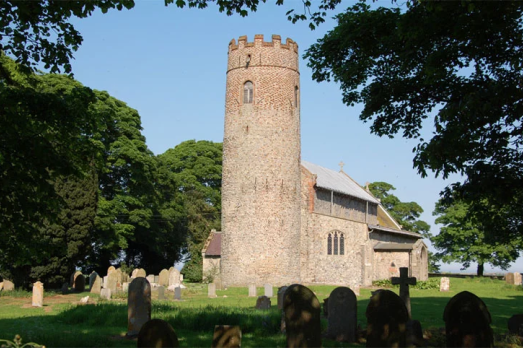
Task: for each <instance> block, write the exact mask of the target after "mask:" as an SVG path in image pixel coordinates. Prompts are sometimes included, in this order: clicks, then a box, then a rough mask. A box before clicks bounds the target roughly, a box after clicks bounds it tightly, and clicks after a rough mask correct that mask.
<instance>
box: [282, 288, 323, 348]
mask: <svg viewBox="0 0 523 348" xmlns="http://www.w3.org/2000/svg"><path fill="white" fill-rule="evenodd" d="M320 310H321V308H320V301H318V299H317V298H316V296H315V295H314V293H313V292H312V291H311V290H310V289H309V288H307V287H305V286H303V285H300V284H293V285H291V286H289V288H287V291H285V295H284V298H283V311H284V313H285V331H286V336H287V347H289V348H296V347H321V322H320Z"/></svg>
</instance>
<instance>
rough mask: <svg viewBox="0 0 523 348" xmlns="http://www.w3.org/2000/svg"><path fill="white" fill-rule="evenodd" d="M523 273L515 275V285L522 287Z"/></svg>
mask: <svg viewBox="0 0 523 348" xmlns="http://www.w3.org/2000/svg"><path fill="white" fill-rule="evenodd" d="M521 280H522V279H521V273H517V272H516V273H514V285H521Z"/></svg>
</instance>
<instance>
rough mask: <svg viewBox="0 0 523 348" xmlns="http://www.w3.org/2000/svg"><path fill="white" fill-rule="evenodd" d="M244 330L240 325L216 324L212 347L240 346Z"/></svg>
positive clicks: (231, 347)
mask: <svg viewBox="0 0 523 348" xmlns="http://www.w3.org/2000/svg"><path fill="white" fill-rule="evenodd" d="M241 345H242V330H241V329H240V327H239V326H231V325H216V326H215V327H214V334H213V336H212V345H211V347H212V348H240V347H241Z"/></svg>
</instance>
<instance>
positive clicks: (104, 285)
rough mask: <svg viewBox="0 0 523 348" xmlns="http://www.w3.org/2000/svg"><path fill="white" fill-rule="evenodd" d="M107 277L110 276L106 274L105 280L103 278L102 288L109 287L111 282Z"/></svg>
mask: <svg viewBox="0 0 523 348" xmlns="http://www.w3.org/2000/svg"><path fill="white" fill-rule="evenodd" d="M107 279H109V276H105V277H104V280H103V282H102V288H104V289H107V285H108V283H109V282H108V281H107Z"/></svg>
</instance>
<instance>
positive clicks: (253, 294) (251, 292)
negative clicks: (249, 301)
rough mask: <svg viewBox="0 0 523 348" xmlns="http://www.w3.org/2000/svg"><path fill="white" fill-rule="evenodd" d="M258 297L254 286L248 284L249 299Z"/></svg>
mask: <svg viewBox="0 0 523 348" xmlns="http://www.w3.org/2000/svg"><path fill="white" fill-rule="evenodd" d="M256 296H258V295H257V293H256V285H254V284H249V297H256Z"/></svg>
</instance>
